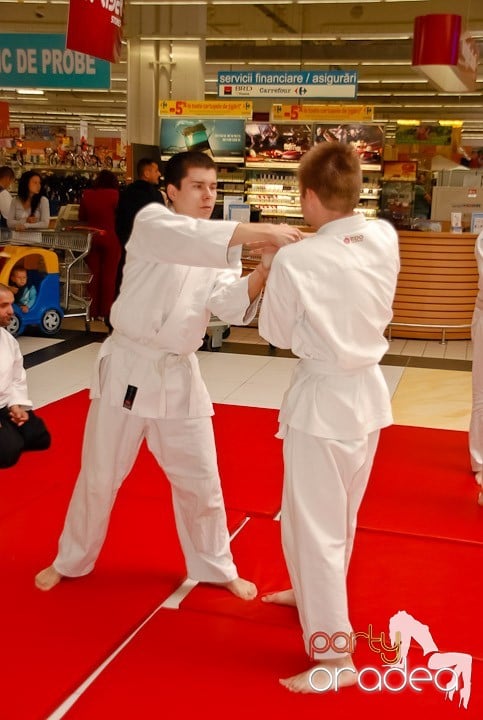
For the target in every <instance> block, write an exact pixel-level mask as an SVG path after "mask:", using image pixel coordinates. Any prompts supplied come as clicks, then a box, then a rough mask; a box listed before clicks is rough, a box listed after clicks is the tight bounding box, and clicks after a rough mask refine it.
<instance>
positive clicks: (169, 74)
mask: <svg viewBox="0 0 483 720" xmlns="http://www.w3.org/2000/svg"><path fill="white" fill-rule="evenodd" d="M129 12H130V15H131V14H133V15H135V17H133V18H131V17H130V20H129V26H130V28H131V37H130V38H129V40H128V60H127V62H128V73H127V140H128V143H145V144H148V145H157V144H158V142H159V118H158V103H159V101H160V100H202V99H203V98H204V78H205V67H204V65H205V45H206V43H205V39H204V38H205V35H206V6H202V5H196V6H191V7H189V8H187V7H186V6H168V7H160V6H151V7H149V6H131V7H130V9H129ZM144 38H145V39H144ZM152 38H159V39H152Z"/></svg>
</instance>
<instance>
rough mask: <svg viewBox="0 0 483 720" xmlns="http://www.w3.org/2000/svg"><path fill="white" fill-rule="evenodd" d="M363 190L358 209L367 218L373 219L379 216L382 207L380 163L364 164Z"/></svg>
mask: <svg viewBox="0 0 483 720" xmlns="http://www.w3.org/2000/svg"><path fill="white" fill-rule="evenodd" d="M361 167H362V171H363V178H362V191H361V194H360V196H359V202H358V204H357V207H356V210H357V211H358V212H361V213H363V214H364V215H365V216H366V218H368V219H371V218H372V219H373V218H376V217H378V216H379V214H380V207H381V168H380V166H379V165H376V166H373V167H371V166H367V165H362V166H361Z"/></svg>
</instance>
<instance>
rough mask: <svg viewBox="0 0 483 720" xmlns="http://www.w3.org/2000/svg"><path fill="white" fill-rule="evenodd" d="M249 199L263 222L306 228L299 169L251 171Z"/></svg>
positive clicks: (248, 170) (247, 193)
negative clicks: (298, 179)
mask: <svg viewBox="0 0 483 720" xmlns="http://www.w3.org/2000/svg"><path fill="white" fill-rule="evenodd" d="M246 195H247V202H248V203H249V205H250V206H251V207H253V208H257V209H259V210H260V220H261V222H287V223H290V224H297V225H301V224H303V214H302V209H301V207H300V198H299V191H298V182H297V175H296V168H292V167H288V168H284V169H283V170H282V169H274V168H270V169H269V170H267V169H266V168H259V169H251V168H250V169H247V181H246Z"/></svg>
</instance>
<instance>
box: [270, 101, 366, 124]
mask: <svg viewBox="0 0 483 720" xmlns="http://www.w3.org/2000/svg"><path fill="white" fill-rule="evenodd" d="M270 117H271V119H272V121H273V122H277V121H283V120H288V121H292V120H300V121H304V122H317V121H318V120H340V121H349V120H354V121H358V122H367V121H370V120H373V118H374V107H373V106H371V105H272V111H271V113H270Z"/></svg>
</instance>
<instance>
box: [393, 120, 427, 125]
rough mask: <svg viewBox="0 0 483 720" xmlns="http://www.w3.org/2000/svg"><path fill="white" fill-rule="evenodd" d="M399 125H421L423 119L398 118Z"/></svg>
mask: <svg viewBox="0 0 483 720" xmlns="http://www.w3.org/2000/svg"><path fill="white" fill-rule="evenodd" d="M396 123H397V124H398V125H421V120H396Z"/></svg>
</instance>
